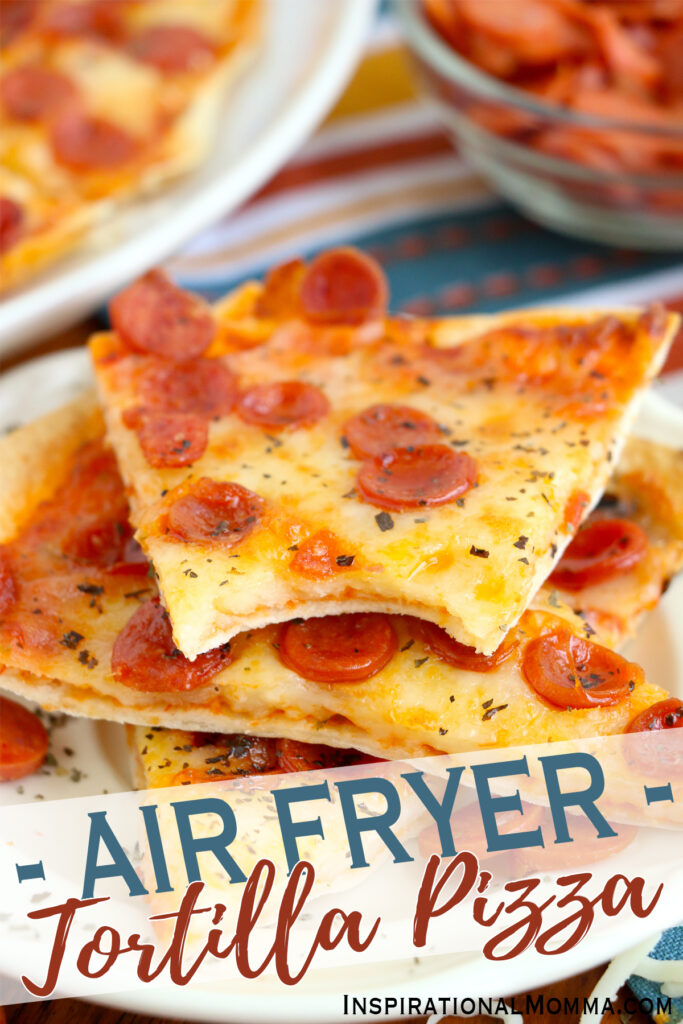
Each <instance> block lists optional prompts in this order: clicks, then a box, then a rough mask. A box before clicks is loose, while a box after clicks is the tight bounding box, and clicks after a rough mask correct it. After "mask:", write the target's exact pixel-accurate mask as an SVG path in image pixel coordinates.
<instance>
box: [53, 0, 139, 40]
mask: <svg viewBox="0 0 683 1024" xmlns="http://www.w3.org/2000/svg"><path fill="white" fill-rule="evenodd" d="M128 6H129V2H128V0H80V2H78V3H73V0H67V2H56V3H54V2H53V3H51V4H49V5H48V4H46V5H45V6H44V8H43V9H42V10H41V17H40V29H41V30H42V31H43V32H45V33H47V34H48V35H52V36H58V37H62V38H69V37H72V36H95V37H101V38H103V39H107V40H109V41H112V42H114V41H116V40H119V39H121V38H122V37H123V36H124V34H125V23H124V17H125V14H126V8H127V7H128Z"/></svg>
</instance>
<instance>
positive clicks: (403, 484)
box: [358, 444, 477, 511]
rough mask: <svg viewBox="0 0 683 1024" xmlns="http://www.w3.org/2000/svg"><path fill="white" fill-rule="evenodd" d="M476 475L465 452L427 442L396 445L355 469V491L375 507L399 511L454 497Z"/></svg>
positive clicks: (471, 459)
mask: <svg viewBox="0 0 683 1024" xmlns="http://www.w3.org/2000/svg"><path fill="white" fill-rule="evenodd" d="M476 479H477V464H476V462H475V461H474V459H473V458H472V457H471V456H470V455H468V454H467V453H466V452H454V451H453V449H452V448H449V447H448V446H447V445H445V444H429V445H424V446H423V447H420V448H397V449H396V450H395V451H393V452H391V453H390V454H389V455H385V456H384V458H382V459H373V460H372V461H368V462H366V463H365V464H364V465H363V467H362V468H361V470H360V472H359V473H358V493H359V494H360V496H361V497H362V498H363V499H364V500H365V501H367V502H369V503H370V504H371V505H376V506H377V508H386V509H393V510H397V511H401V510H403V509H409V508H421V507H423V506H425V505H430V506H431V505H444V504H446V502H449V501H454V500H455V499H456V498H459V497H460V495H461V494H464V493H465V491H468V490H469V489H470V487H472V485H473V484H474V483H475V481H476Z"/></svg>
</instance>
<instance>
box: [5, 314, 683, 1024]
mask: <svg viewBox="0 0 683 1024" xmlns="http://www.w3.org/2000/svg"><path fill="white" fill-rule="evenodd" d="M680 305H683V303H681V304H680ZM100 326H101V325H100V324H98V322H97V321H96V320H94V319H90V320H86V321H84V322H83V323H80V324H77V325H76V326H75V327H72V328H70V329H69V330H68V331H65V332H63V333H61V334H59V335H57V336H56V337H54V338H50V339H49V340H47V341H44V342H42V343H41V344H39V345H37V346H36V347H35V348H32V349H30V350H29V351H28V352H26V351H24V352H22V353H20V354H18V355H16V356H14V357H11V358H10V359H9V360H6V361H5V363H4V364H3V365H2V369H9V368H10V367H11V366H14V365H18V364H19V363H21V362H24V361H26V360H27V359H31V358H35V357H36V356H38V355H44V354H46V353H48V352H56V351H59V350H61V349H65V348H70V347H72V346H75V345H80V344H83V343H84V342H85V340H86V338H87V337H88V336H89V335H90V334H91V333H92V331H93V330H96V329H98V327H100ZM668 366H669V368H671V369H673V368H674V367H675V368H677V369H678V368H681V367H683V334H682V335H681V336H680V337H679V339H678V340H677V344H676V345H675V346H674V351H673V352H672V357H671V359H670V361H669V364H668ZM606 966H607V965H606V964H603V965H601V966H600V967H596V968H593V969H592V970H590V971H587V972H585V973H583V974H578V975H576V976H575V977H572V978H567V979H566V980H565V981H562V982H558V983H557V984H554V985H550V986H548V987H547V988H545V989H543V990H540V989H538V990H536V992H534V995H535V994H539V993H540V992H541V991H542V992H543V994H544V996H545V999H546V1001H547V1000H548V999H550V998H551V997H555V998H558V999H560V1000H562V999H563V998H565V997H566V998H568V999H573V998H575V997H577V996H578V997H579V1000H581V999H582V998H583V997H584V996H588V995H589V994H590V993H591V991H592V989H593V987H594V985H595V984H596V982H597V980H598V978H599V977H600V975H601V974H602V972H603V970H604V969H605V967H606ZM491 969H492V970H495V967H493V966H492V968H491ZM440 994H443V995H448V993H440V992H439V991H438V983H437V988H436V990H435V992H434V996H438V995H440ZM627 994H628V993H627V992H626V991H625V990H622V992H621V993H620V999H619V1005H621V1007H622V1008H623V1005H624V998H625V995H627ZM519 998H520V997H518V999H519ZM521 998H523V996H522V997H521ZM0 1012H1V1011H0ZM6 1013H7V1022H8V1024H74V1022H77V1024H164V1022H165V1021H167V1020H168V1019H169V1018H166V1017H147V1016H142V1015H140V1014H137V1013H122V1012H121V1011H120V1010H108V1009H104V1008H102V1007H99V1006H93V1005H92V1004H88V1003H82V1002H78V1001H76V1000H74V999H62V1000H58V1001H55V1002H46V1003H25V1004H22V1005H17V1006H13V1007H8V1008H7V1011H6ZM228 1019H229V1018H228ZM184 1020H185V1021H186V1022H187V1024H190V1018H184ZM352 1020H353V1018H352V1017H349V1021H352ZM425 1020H426V1018H417V1017H412V1018H411V1021H410V1024H423V1022H424V1021H425ZM448 1020H449V1021H459V1022H460V1021H461V1022H462V1024H465V1022H468V1024H479V1022H481V1024H483V1022H484V1021H486V1020H490V1018H486V1017H449V1018H448ZM605 1020H611V1021H613V1022H619V1021H620V1018H619V1016H614V1017H610V1018H605ZM622 1020H624V1021H626V1020H628V1024H652V1021H651V1018H650V1017H649V1016H648V1015H647V1014H644V1013H638V1012H636V1013H635V1014H632V1015H631V1014H624V1016H623V1017H622ZM545 1021H548V1022H550V1021H553V1022H556V1024H575V1022H576V1021H578V1016H575V1015H572V1014H567V1015H562V1016H561V1017H560V1016H552V1017H551V1016H549V1015H547V1014H545V1015H539V1014H533V1013H529V1014H527V1015H526V1016H525V1024H540V1022H545ZM0 1024H3V1022H2V1021H1V1020H0ZM321 1024H322V1022H321Z"/></svg>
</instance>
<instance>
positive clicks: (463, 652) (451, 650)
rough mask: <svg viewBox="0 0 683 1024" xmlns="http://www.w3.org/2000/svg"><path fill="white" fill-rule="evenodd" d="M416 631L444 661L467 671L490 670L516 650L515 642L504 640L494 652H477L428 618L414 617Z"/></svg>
mask: <svg viewBox="0 0 683 1024" xmlns="http://www.w3.org/2000/svg"><path fill="white" fill-rule="evenodd" d="M413 623H414V631H415V632H416V633H417V635H418V636H419V638H420V640H422V642H423V643H424V644H425V645H426V646H427V647H428V648H429V649H430V651H433V652H434V654H436V655H437V657H439V658H441V659H442V661H447V662H448V664H449V665H455V667H456V668H461V669H464V670H465V671H466V672H490V671H491V670H492V669H494V668H497V667H498V665H500V664H501V663H502V662H503V661H505V660H506V658H509V657H510V655H511V654H512V652H513V651H514V650H515V647H516V645H515V644H514V643H505V642H503V643H502V644H501V645H500V647H499V648H498V650H496V651H494V652H493V654H488V655H487V654H477V652H476V651H475V649H474V647H468V646H467V645H466V644H461V643H460V642H459V641H458V640H454V639H453V637H452V636H449V635H448V633H447V632H446V630H445V629H442V628H441V626H437V625H436V623H435V622H428V621H427V620H426V619H413Z"/></svg>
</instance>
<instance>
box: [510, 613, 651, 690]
mask: <svg viewBox="0 0 683 1024" xmlns="http://www.w3.org/2000/svg"><path fill="white" fill-rule="evenodd" d="M522 671H523V673H524V677H525V679H526V681H527V682H528V683H529V685H530V686H531V687H532V688H533V689H534V690H535V691H536V693H538V694H540V696H541V697H544V698H545V699H546V700H547V701H548V702H549V703H550V704H554V705H555V706H556V707H561V708H593V707H603V706H605V705H608V704H618V703H619V701H620V700H623V699H624V698H625V697H627V696H628V694H629V693H630V692H631V690H632V689H633V687H634V686H635V684H636V683H641V682H642V681H643V670H642V669H641V668H640V667H639V666H638V665H634V664H633V663H632V662H629V661H626V660H625V659H624V658H622V657H621V656H620V655H619V654H616V653H615V652H614V651H610V650H609V649H608V648H607V647H602V646H601V645H600V644H595V643H592V642H591V641H590V640H584V639H583V637H580V636H576V635H575V634H574V633H572V632H571V631H570V630H569V629H567V628H565V627H564V626H559V627H557V629H554V630H552V631H551V632H549V633H544V634H543V635H541V636H538V637H535V638H534V639H533V640H530V641H529V642H528V643H527V645H526V647H525V648H524V658H523V661H522Z"/></svg>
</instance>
